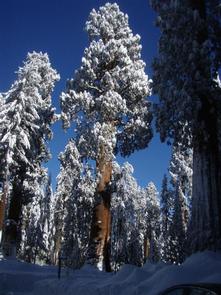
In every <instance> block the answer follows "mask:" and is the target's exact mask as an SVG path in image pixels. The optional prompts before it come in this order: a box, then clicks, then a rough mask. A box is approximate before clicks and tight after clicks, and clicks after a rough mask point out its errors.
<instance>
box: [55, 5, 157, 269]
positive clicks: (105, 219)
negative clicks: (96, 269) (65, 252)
mask: <svg viewBox="0 0 221 295" xmlns="http://www.w3.org/2000/svg"><path fill="white" fill-rule="evenodd" d="M86 31H87V33H88V35H89V40H90V44H89V47H88V48H86V49H85V51H84V57H83V58H82V65H81V67H80V68H79V69H78V70H77V71H76V72H75V75H74V78H73V79H71V80H69V81H68V83H67V90H66V92H65V93H62V95H61V108H62V118H63V122H64V127H65V128H67V127H69V126H70V124H71V122H72V121H74V122H75V124H76V127H77V128H76V134H75V137H76V140H77V144H78V146H79V152H80V154H81V155H82V156H83V157H85V158H89V159H92V160H95V161H96V166H97V176H98V184H97V195H96V196H97V200H96V203H97V207H96V208H95V210H94V217H93V222H92V229H91V243H90V246H91V247H90V249H91V250H90V251H89V252H90V254H89V256H90V258H91V260H93V261H95V264H97V265H98V264H99V265H100V268H101V269H102V268H103V266H104V264H105V261H106V269H110V266H109V258H108V247H109V246H108V244H109V230H110V225H109V223H110V217H109V216H110V213H109V208H110V198H111V196H110V193H109V192H108V189H107V188H108V184H109V182H110V179H111V174H112V161H113V159H114V156H115V155H116V154H117V153H118V152H119V153H121V155H123V156H128V155H130V154H131V153H132V152H134V151H135V150H138V149H141V148H145V147H146V146H147V145H148V143H149V141H150V139H151V137H152V132H151V128H150V122H151V119H152V115H151V113H150V103H149V102H148V101H147V96H148V95H149V94H150V86H149V80H148V77H147V75H146V74H145V71H144V69H145V63H144V62H143V61H142V59H141V45H140V37H139V36H138V35H134V34H133V33H132V31H131V29H130V28H129V25H128V16H127V15H125V14H124V13H122V12H121V11H120V9H119V7H118V5H117V4H110V3H107V4H106V5H105V6H103V7H101V8H99V10H97V11H96V10H94V9H93V10H92V12H91V13H90V15H89V19H88V21H87V22H86ZM99 200H100V201H99ZM98 221H101V222H100V223H99V224H98V223H97V222H98Z"/></svg>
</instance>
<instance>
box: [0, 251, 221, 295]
mask: <svg viewBox="0 0 221 295" xmlns="http://www.w3.org/2000/svg"><path fill="white" fill-rule="evenodd" d="M191 282H212V283H221V252H216V253H215V252H210V251H206V252H203V253H198V254H195V255H193V256H191V257H190V258H188V259H187V260H186V261H185V262H184V263H183V264H182V265H181V266H176V265H166V264H163V263H158V264H151V263H146V264H145V265H144V266H143V267H142V268H138V267H135V266H132V265H125V266H123V267H122V269H121V270H120V271H119V272H118V273H117V274H113V273H104V272H100V271H98V270H97V269H95V268H93V267H92V266H89V265H86V266H84V267H83V268H82V269H81V270H76V271H69V272H68V273H67V272H66V271H65V270H63V272H62V277H61V279H60V280H58V278H57V268H56V267H51V266H39V265H33V264H28V263H24V262H20V261H17V260H4V259H1V261H0V295H52V294H53V295H57V294H58V295H86V294H89V295H95V294H96V295H103V294H105V295H121V294H127V295H138V294H139V295H156V294H158V292H159V291H162V290H163V289H165V288H167V287H170V286H172V285H175V284H180V283H191Z"/></svg>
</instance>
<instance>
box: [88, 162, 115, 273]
mask: <svg viewBox="0 0 221 295" xmlns="http://www.w3.org/2000/svg"><path fill="white" fill-rule="evenodd" d="M97 170H98V172H99V173H100V181H99V183H98V185H97V190H96V196H95V197H96V201H95V207H94V209H93V216H92V223H91V232H90V241H89V252H88V260H89V261H91V262H92V263H93V264H94V265H96V266H97V267H98V268H99V269H101V270H103V269H104V270H106V271H111V266H110V226H111V215H110V201H111V194H110V191H109V190H108V184H109V182H110V180H111V174H112V163H111V162H106V161H105V159H104V157H100V159H99V160H98V161H97Z"/></svg>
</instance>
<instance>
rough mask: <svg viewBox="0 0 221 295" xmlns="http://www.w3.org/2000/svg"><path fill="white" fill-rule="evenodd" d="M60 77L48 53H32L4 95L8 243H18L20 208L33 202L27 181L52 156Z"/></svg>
mask: <svg viewBox="0 0 221 295" xmlns="http://www.w3.org/2000/svg"><path fill="white" fill-rule="evenodd" d="M58 80H59V75H58V74H57V72H56V71H55V70H54V69H52V67H51V64H50V62H49V58H48V56H47V54H43V53H36V52H33V53H29V54H28V56H27V60H26V61H25V63H24V66H23V67H21V68H19V70H18V80H17V81H15V82H14V84H13V85H12V87H11V89H10V90H9V91H8V92H7V93H6V94H4V100H5V101H4V104H3V106H2V108H1V110H0V118H1V121H0V164H1V179H0V181H1V182H2V183H3V184H4V185H5V184H7V183H8V182H9V183H10V184H11V187H12V189H11V194H10V198H9V196H8V195H7V196H5V198H4V200H5V202H6V201H7V202H8V204H7V207H8V211H7V215H6V219H7V222H6V224H7V226H6V227H5V230H4V243H5V244H6V243H8V244H11V243H13V244H14V243H16V242H18V226H19V225H18V224H19V220H20V217H21V208H22V205H23V204H25V203H27V202H29V201H30V200H29V199H28V198H27V197H26V189H27V190H30V187H29V185H28V182H29V180H31V181H32V180H33V179H34V178H36V177H37V176H36V174H38V173H40V174H42V173H44V169H42V168H41V163H42V161H46V160H48V158H49V155H50V153H49V151H48V149H47V147H46V140H47V139H50V138H51V137H52V132H51V129H50V125H51V124H52V123H53V122H54V120H55V114H54V108H52V105H51V92H52V91H53V88H54V84H55V82H56V81H58ZM3 207H5V206H3ZM4 211H5V209H4V210H2V212H0V215H3V214H4V213H5V212H4Z"/></svg>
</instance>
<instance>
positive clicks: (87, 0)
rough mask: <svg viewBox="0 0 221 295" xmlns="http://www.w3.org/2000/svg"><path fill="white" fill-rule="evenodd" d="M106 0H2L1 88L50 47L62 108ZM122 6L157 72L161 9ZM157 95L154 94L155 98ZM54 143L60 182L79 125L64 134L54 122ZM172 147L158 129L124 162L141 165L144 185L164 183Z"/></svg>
mask: <svg viewBox="0 0 221 295" xmlns="http://www.w3.org/2000/svg"><path fill="white" fill-rule="evenodd" d="M106 2H107V1H103V0H2V1H0V91H1V92H4V91H7V90H8V89H9V87H10V85H11V84H12V83H13V81H14V80H15V79H16V74H15V71H17V69H18V67H19V66H21V65H22V61H23V60H24V59H25V57H26V55H27V53H28V52H32V51H33V50H35V51H42V52H47V53H48V55H49V58H50V60H51V63H52V65H53V67H54V68H55V69H56V70H57V71H58V72H59V73H60V75H61V80H60V82H58V83H57V85H56V88H55V91H54V93H53V104H54V106H55V107H56V109H57V112H60V108H59V95H60V93H61V91H64V89H65V83H66V80H67V79H68V78H71V77H72V74H73V72H74V70H75V69H77V68H78V67H79V66H80V63H81V58H82V55H83V51H84V48H85V47H86V46H87V45H88V39H87V34H86V32H85V31H84V25H85V22H86V20H87V17H88V15H89V13H90V11H91V9H92V8H99V7H100V6H102V5H103V4H105V3H106ZM109 2H117V3H118V4H119V6H120V9H121V10H122V11H123V12H125V13H127V14H128V15H129V24H130V27H131V28H132V30H133V32H134V33H138V34H139V35H140V36H141V43H142V46H143V50H142V58H143V59H144V61H145V62H146V64H147V68H146V72H147V74H148V75H149V77H151V74H152V72H151V61H152V59H153V57H154V56H156V54H157V42H158V38H159V32H158V30H157V29H156V28H155V26H154V20H155V14H154V12H153V11H152V9H151V8H150V7H149V4H148V0H118V1H109ZM152 100H153V98H152ZM53 131H54V138H53V140H52V142H51V143H50V149H51V153H52V160H50V161H49V162H48V164H47V166H48V168H49V172H50V173H51V174H52V180H53V186H54V187H55V183H56V176H57V174H58V172H59V161H58V159H57V157H58V154H59V152H61V151H62V150H63V149H64V146H65V144H66V143H67V140H68V138H69V137H70V136H71V135H72V132H73V130H70V131H68V133H66V134H65V133H64V132H63V130H62V128H61V123H60V122H58V123H56V124H55V125H54V127H53ZM169 158H170V148H169V147H168V146H167V145H166V144H161V143H160V141H159V136H158V135H157V134H156V133H155V135H154V138H153V140H152V142H151V144H150V146H149V147H148V148H147V149H145V150H142V151H139V152H136V153H134V154H133V155H132V156H131V157H129V158H127V159H122V158H118V160H119V162H120V163H123V162H124V161H129V162H130V163H131V164H132V165H133V166H134V169H135V172H134V176H135V177H136V178H137V181H138V183H139V184H140V185H141V186H146V185H147V183H148V182H149V181H153V182H154V183H155V184H156V185H157V187H158V189H160V187H161V182H162V177H163V174H164V173H166V172H167V167H168V161H169Z"/></svg>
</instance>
